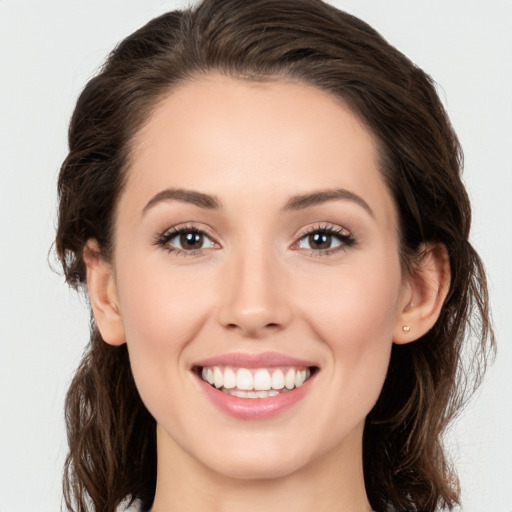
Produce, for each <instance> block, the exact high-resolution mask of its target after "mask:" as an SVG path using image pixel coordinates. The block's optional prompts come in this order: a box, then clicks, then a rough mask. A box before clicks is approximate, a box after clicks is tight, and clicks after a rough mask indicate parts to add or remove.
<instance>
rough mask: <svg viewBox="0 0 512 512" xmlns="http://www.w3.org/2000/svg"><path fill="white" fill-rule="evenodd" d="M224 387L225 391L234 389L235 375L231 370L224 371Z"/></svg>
mask: <svg viewBox="0 0 512 512" xmlns="http://www.w3.org/2000/svg"><path fill="white" fill-rule="evenodd" d="M224 387H225V388H226V389H233V388H236V375H235V372H234V371H233V370H232V369H231V368H227V369H226V370H225V371H224Z"/></svg>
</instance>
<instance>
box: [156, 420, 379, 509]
mask: <svg viewBox="0 0 512 512" xmlns="http://www.w3.org/2000/svg"><path fill="white" fill-rule="evenodd" d="M353 435H357V436H358V442H357V443H354V442H347V443H343V446H338V447H334V448H333V449H332V450H330V451H329V453H326V454H324V455H321V456H320V457H318V458H317V459H315V460H313V461H312V462H310V463H308V464H307V465H306V466H303V467H301V468H300V469H298V470H296V471H293V472H291V473H290V474H286V475H283V476H278V477H273V478H254V479H242V478H233V477H230V476H225V475H222V474H219V473H217V472H215V471H213V470H212V469H211V468H209V467H207V466H205V465H204V464H202V463H201V462H200V461H198V460H197V459H195V458H193V457H191V456H190V455H189V454H187V453H185V452H184V451H183V450H181V449H180V448H179V447H178V446H177V445H173V444H172V443H169V438H168V436H167V435H166V434H165V432H162V430H161V429H160V428H158V430H157V439H158V471H157V487H156V494H155V500H154V503H153V508H152V512H178V511H179V512H197V511H198V510H201V512H214V511H215V512H239V511H240V510H243V511H244V512H261V510H265V512H277V511H279V512H281V511H283V510H293V511H294V512H311V510H315V512H335V511H339V512H369V511H371V507H370V505H369V503H368V499H367V496H366V491H365V486H364V477H363V468H362V427H361V429H360V431H357V432H355V433H354V434H353ZM350 441H353V440H350Z"/></svg>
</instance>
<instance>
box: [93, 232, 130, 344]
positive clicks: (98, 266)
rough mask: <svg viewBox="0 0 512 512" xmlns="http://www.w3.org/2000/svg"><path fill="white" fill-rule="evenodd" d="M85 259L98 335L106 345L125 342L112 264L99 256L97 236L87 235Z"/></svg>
mask: <svg viewBox="0 0 512 512" xmlns="http://www.w3.org/2000/svg"><path fill="white" fill-rule="evenodd" d="M84 261H85V265H86V269H87V287H88V289H89V298H90V301H91V307H92V312H93V315H94V320H95V321H96V326H97V327H98V329H99V331H100V334H101V337H102V338H103V339H104V340H105V342H107V343H108V344H109V345H122V344H123V343H125V341H126V338H125V333H124V327H123V322H122V319H121V314H120V311H119V300H118V297H117V287H116V283H115V279H114V272H113V269H112V266H111V265H110V264H109V263H108V262H107V261H105V259H104V258H103V257H102V256H101V251H100V248H99V245H98V242H97V241H96V240H93V239H90V240H88V241H87V243H86V244H85V247H84Z"/></svg>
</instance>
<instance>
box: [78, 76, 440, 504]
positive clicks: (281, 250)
mask: <svg viewBox="0 0 512 512" xmlns="http://www.w3.org/2000/svg"><path fill="white" fill-rule="evenodd" d="M167 189H185V190H192V191H195V192H200V193H203V194H208V195H211V196H214V197H215V198H217V200H218V202H219V203H221V207H219V208H217V209H209V208H204V207H201V206H198V205H195V204H191V203H189V202H187V201H183V200H176V199H161V200H156V199H153V201H152V198H155V195H157V194H159V193H161V192H162V191H164V190H167ZM335 189H336V190H339V189H343V190H345V191H349V192H350V193H351V194H353V195H355V196H357V198H356V199H354V197H355V196H354V197H349V198H338V199H331V200H327V201H322V202H320V203H319V204H314V205H310V206H308V207H304V208H301V209H288V210H286V211H283V208H284V207H285V206H286V205H287V204H289V202H290V198H292V197H294V196H297V195H303V194H311V193H313V192H318V191H325V190H335ZM148 203H150V204H149V205H148ZM363 203H364V204H363ZM364 205H367V206H364ZM115 226H116V229H115V241H114V254H113V258H112V261H110V262H107V261H104V260H103V259H102V258H101V257H99V256H98V253H97V250H98V247H97V244H96V243H95V241H94V240H91V241H89V243H88V247H87V251H86V262H87V266H88V276H87V277H88V286H89V293H90V296H91V303H92V307H93V311H94V315H95V319H96V322H97V324H98V327H99V329H100V331H101V333H102V336H103V338H104V339H105V341H106V342H108V343H111V344H113V345H119V344H122V343H125V342H126V343H127V344H128V350H129V353H130V361H131V365H132V370H133V374H134V378H135V382H136V384H137V387H138V390H139V392H140V395H141V397H142V400H143V401H144V403H145V405H146V406H147V408H148V409H149V411H150V412H151V414H152V415H153V416H154V417H155V419H156V421H157V425H158V427H157V438H158V471H157V472H158V479H157V490H156V497H155V502H154V507H153V510H154V511H155V512H159V511H160V512H161V511H174V510H176V511H177V510H180V511H188V510H190V511H196V510H204V511H208V510H211V511H213V510H215V511H222V512H230V511H235V510H237V511H238V510H239V509H240V508H241V507H243V510H244V511H252V510H254V511H256V510H258V511H261V510H266V511H274V510H276V511H277V510H280V511H282V510H294V511H299V512H301V511H304V512H305V511H311V510H316V511H322V510H325V511H330V512H332V511H335V510H343V511H348V512H352V511H354V512H358V511H367V510H370V507H369V504H368V500H367V497H366V493H365V488H364V479H363V472H362V433H363V426H364V420H365V417H366V415H367V414H368V412H369V411H370V410H371V408H372V406H373V405H374V403H375V401H376V400H377V398H378V396H379V393H380V390H381V388H382V384H383V382H384V378H385V375H386V371H387V367H388V363H389V357H390V351H391V347H392V343H393V342H395V343H407V342H411V341H413V340H415V339H417V338H418V337H419V336H421V335H422V334H424V333H425V332H426V331H427V330H428V329H429V328H430V327H431V326H432V325H433V323H434V322H435V320H436V318H437V315H438V314H439V310H440V307H441V305H442V301H443V299H444V296H445V294H446V289H447V286H448V282H449V268H448V267H447V259H446V254H445V252H444V251H443V249H442V248H440V247H433V246H431V247H425V249H426V256H425V258H424V259H423V261H422V262H421V264H420V265H419V266H418V268H417V269H415V270H414V271H413V272H412V273H407V274H405V273H404V272H403V271H402V269H401V266H400V260H399V254H398V227H397V226H398V221H397V212H396V207H395V204H394V202H393V199H392V197H391V195H390V193H389V191H388V190H387V188H386V185H385V183H384V181H383V178H382V176H381V173H380V171H379V168H378V154H377V149H376V144H375V142H374V140H373V137H372V135H371V134H370V133H369V131H368V130H367V129H366V128H365V127H364V126H363V125H362V123H361V122H360V121H359V120H358V119H357V118H356V117H355V116H354V115H353V114H352V113H351V112H350V110H349V109H348V108H347V107H346V106H345V105H344V104H343V103H341V102H340V101H338V100H337V99H335V98H333V97H332V96H330V95H328V94H327V93H325V92H322V91H320V90H317V89H315V88H313V87H310V86H308V85H304V84H297V83H290V82H283V81H275V82H265V83H260V82H258V83H253V82H249V81H242V80H236V79H233V78H228V77H225V76H220V75H210V76H207V77H202V78H200V79H197V80H195V81H191V82H187V83H186V84H184V85H182V86H180V87H179V88H178V89H175V90H174V91H173V92H172V93H170V94H169V96H167V97H166V98H165V99H163V100H162V101H161V102H160V104H159V105H158V106H157V108H156V109H155V111H154V112H153V114H152V115H151V117H150V118H149V119H148V121H147V123H146V124H145V126H144V127H143V128H142V129H141V131H140V132H139V133H138V135H137V137H136V139H135V141H134V145H133V158H132V161H131V165H130V168H129V170H128V179H127V183H126V186H125V189H124V191H123V193H122V195H121V197H120V200H119V204H118V207H117V211H116V222H115ZM176 226H177V227H186V228H190V227H191V226H194V227H196V228H199V229H201V230H204V231H206V233H207V234H208V238H205V239H204V240H205V242H204V244H203V246H202V248H201V249H200V250H188V249H185V250H183V249H182V250H181V252H179V253H177V252H176V251H171V252H170V251H169V248H170V244H169V243H168V244H167V245H166V246H162V245H159V244H158V243H156V240H157V239H158V238H159V237H161V236H162V234H165V233H166V232H167V231H168V230H169V229H170V228H173V227H176ZM325 226H329V227H332V228H334V229H336V230H338V231H341V233H342V235H344V236H345V235H347V234H349V235H350V237H351V238H353V240H354V242H353V243H352V244H351V243H346V240H345V239H344V238H343V239H338V238H336V237H334V238H333V239H332V240H333V247H332V248H331V249H318V248H317V247H316V246H314V247H312V246H311V244H309V245H308V241H310V239H309V238H308V236H307V235H308V234H309V233H311V232H314V231H318V230H319V228H325ZM177 242H179V240H178V238H175V239H173V243H174V244H175V245H177ZM172 248H173V247H171V249H172ZM404 325H409V326H410V331H409V332H404V330H403V326H404ZM268 351H274V352H278V353H281V354H286V355H289V356H293V357H297V358H300V359H306V360H309V361H313V362H314V364H315V366H317V367H318V368H319V371H318V373H317V374H316V376H315V379H314V381H312V382H311V386H310V388H309V390H308V392H307V394H306V395H305V396H304V397H303V399H302V400H300V401H299V402H298V403H296V404H295V405H294V406H293V407H291V408H290V409H288V410H286V411H285V412H283V413H282V414H280V415H278V416H276V417H273V418H269V419H265V420H262V421H245V420H241V419H237V418H233V417H231V416H229V415H227V414H225V413H224V412H221V411H220V410H219V409H218V408H216V407H215V406H214V405H213V404H212V403H211V402H210V401H209V400H208V398H207V397H206V396H205V394H204V393H203V392H202V391H201V389H200V386H198V382H197V377H196V376H195V375H194V374H193V372H192V371H191V367H192V365H194V363H196V362H197V361H199V360H201V359H205V358H208V357H212V356H217V355H220V354H227V353H233V352H243V353H250V354H260V353H262V352H268Z"/></svg>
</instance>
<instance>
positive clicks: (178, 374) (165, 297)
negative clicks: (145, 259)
mask: <svg viewBox="0 0 512 512" xmlns="http://www.w3.org/2000/svg"><path fill="white" fill-rule="evenodd" d="M137 269H138V271H137V272H136V273H132V274H128V273H125V274H124V278H123V275H122V274H121V273H122V270H123V269H122V267H121V268H120V270H119V273H118V274H119V279H118V281H119V282H120V283H123V286H122V287H121V288H120V290H119V300H120V309H121V314H122V317H123V324H124V328H125V333H126V342H127V346H128V352H129V355H130V364H131V368H132V372H133V375H134V379H135V383H136V385H137V388H138V390H139V393H140V395H141V397H142V400H143V401H144V403H145V405H146V406H147V407H148V409H149V410H150V411H151V412H152V413H157V410H158V407H159V406H158V404H160V403H162V400H165V402H166V403H171V404H172V403H176V400H179V397H177V396H176V397H174V396H173V394H174V393H176V391H175V390H177V389H178V388H179V386H177V385H173V383H177V382H179V380H180V379H181V380H182V378H183V373H184V372H185V369H184V366H183V363H182V354H183V351H184V350H186V347H187V345H188V344H189V343H190V341H191V340H193V339H194V337H195V335H196V334H197V332H198V331H199V330H200V329H201V326H202V324H203V321H204V318H205V315H204V311H205V308H204V307H202V306H201V304H200V300H201V298H200V297H201V296H200V295H198V290H197V289H194V286H192V283H193V281H189V280H187V279H186V278H184V279H176V276H174V278H172V279H171V277H172V276H170V275H169V273H168V269H167V273H166V272H165V268H160V269H159V267H158V266H155V265H150V264H147V263H146V264H145V265H139V266H138V267H137ZM196 288H197V286H196Z"/></svg>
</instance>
